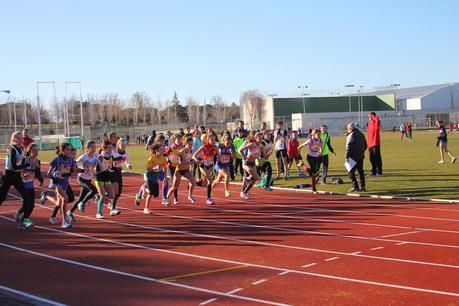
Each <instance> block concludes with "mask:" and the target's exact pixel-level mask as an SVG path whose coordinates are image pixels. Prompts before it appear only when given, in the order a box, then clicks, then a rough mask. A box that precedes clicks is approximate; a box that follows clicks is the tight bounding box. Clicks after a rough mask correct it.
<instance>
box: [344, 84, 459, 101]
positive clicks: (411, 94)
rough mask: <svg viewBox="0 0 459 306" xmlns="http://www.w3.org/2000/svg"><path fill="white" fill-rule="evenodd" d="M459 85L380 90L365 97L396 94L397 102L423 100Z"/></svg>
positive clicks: (367, 93) (368, 93)
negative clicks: (444, 89)
mask: <svg viewBox="0 0 459 306" xmlns="http://www.w3.org/2000/svg"><path fill="white" fill-rule="evenodd" d="M456 84H458V83H448V84H437V85H427V86H418V87H409V88H396V89H395V88H387V89H384V90H378V91H373V92H364V93H363V95H364V96H381V95H387V94H393V93H395V95H396V97H397V100H405V99H416V98H422V97H424V96H426V95H428V94H431V93H433V92H435V91H437V90H440V89H443V88H446V87H449V86H451V85H456ZM358 95H360V94H358V93H357V94H352V96H358Z"/></svg>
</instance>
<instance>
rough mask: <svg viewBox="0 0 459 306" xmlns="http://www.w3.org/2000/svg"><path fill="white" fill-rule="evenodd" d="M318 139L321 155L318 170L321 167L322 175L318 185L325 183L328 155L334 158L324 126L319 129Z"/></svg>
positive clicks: (333, 151)
mask: <svg viewBox="0 0 459 306" xmlns="http://www.w3.org/2000/svg"><path fill="white" fill-rule="evenodd" d="M320 132H321V133H320V139H322V144H323V148H322V155H321V156H320V160H319V169H320V166H321V165H323V167H322V175H321V176H320V184H326V183H327V176H328V165H329V155H330V153H332V154H333V155H335V156H336V153H335V150H333V147H332V145H331V139H330V135H329V134H328V127H327V126H326V125H325V124H324V125H322V126H321V127H320Z"/></svg>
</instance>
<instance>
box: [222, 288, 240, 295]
mask: <svg viewBox="0 0 459 306" xmlns="http://www.w3.org/2000/svg"><path fill="white" fill-rule="evenodd" d="M242 290H244V288H236V289H233V290H231V291H228V292H226V294H234V293H236V292H239V291H242Z"/></svg>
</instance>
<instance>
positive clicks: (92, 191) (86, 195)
mask: <svg viewBox="0 0 459 306" xmlns="http://www.w3.org/2000/svg"><path fill="white" fill-rule="evenodd" d="M78 185H80V186H81V190H80V196H79V197H78V199H77V200H76V203H82V204H86V203H87V202H88V201H89V200H91V199H92V197H94V196H95V195H96V194H97V188H96V186H94V185H93V184H92V182H91V180H86V179H84V178H81V177H79V178H78ZM76 203H75V204H76Z"/></svg>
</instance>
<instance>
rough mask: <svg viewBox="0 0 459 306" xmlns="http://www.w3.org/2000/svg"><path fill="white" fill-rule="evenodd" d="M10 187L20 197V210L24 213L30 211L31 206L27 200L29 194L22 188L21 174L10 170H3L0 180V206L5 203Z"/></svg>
mask: <svg viewBox="0 0 459 306" xmlns="http://www.w3.org/2000/svg"><path fill="white" fill-rule="evenodd" d="M11 186H14V188H16V190H17V191H18V192H19V194H20V195H21V197H22V207H21V209H22V210H23V211H24V212H26V211H30V207H31V205H32V204H31V201H30V199H29V194H28V193H27V190H26V188H25V186H24V182H23V181H22V178H21V174H20V173H19V172H15V171H11V170H5V173H4V174H3V176H2V178H1V184H0V205H2V203H3V202H5V199H6V196H7V194H8V191H9V190H10V187H11Z"/></svg>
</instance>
